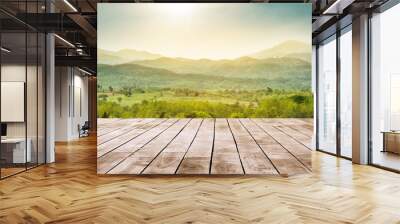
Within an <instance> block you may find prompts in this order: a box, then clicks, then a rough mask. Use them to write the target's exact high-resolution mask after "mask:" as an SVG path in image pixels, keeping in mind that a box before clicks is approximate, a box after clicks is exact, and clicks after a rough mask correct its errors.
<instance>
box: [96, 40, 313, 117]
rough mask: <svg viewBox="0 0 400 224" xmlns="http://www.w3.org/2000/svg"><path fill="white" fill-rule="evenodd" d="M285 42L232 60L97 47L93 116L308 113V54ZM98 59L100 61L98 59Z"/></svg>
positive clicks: (310, 97)
mask: <svg viewBox="0 0 400 224" xmlns="http://www.w3.org/2000/svg"><path fill="white" fill-rule="evenodd" d="M307 50H308V48H307V46H304V44H302V43H298V42H287V43H283V44H281V45H279V46H276V47H274V48H271V49H267V50H264V51H260V52H258V53H256V54H254V55H251V56H246V57H241V58H237V59H233V60H227V59H226V60H209V59H199V60H194V59H185V58H168V57H163V56H161V55H157V54H152V53H149V52H141V51H135V50H122V51H119V52H110V51H99V52H98V53H99V63H100V64H99V65H98V69H97V72H98V114H99V117H104V118H106V117H122V118H128V117H160V118H162V117H312V116H313V95H312V93H311V91H310V89H311V88H310V87H311V64H310V53H309V51H307ZM101 62H103V63H104V64H102V63H101Z"/></svg>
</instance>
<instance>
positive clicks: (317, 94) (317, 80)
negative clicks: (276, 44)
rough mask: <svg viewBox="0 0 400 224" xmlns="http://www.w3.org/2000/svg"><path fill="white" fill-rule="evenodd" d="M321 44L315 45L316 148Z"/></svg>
mask: <svg viewBox="0 0 400 224" xmlns="http://www.w3.org/2000/svg"><path fill="white" fill-rule="evenodd" d="M318 51H319V44H317V45H316V47H315V83H316V84H315V93H316V94H315V110H316V112H315V119H316V121H315V126H316V128H315V149H317V150H318V149H319V65H318V64H319V52H318Z"/></svg>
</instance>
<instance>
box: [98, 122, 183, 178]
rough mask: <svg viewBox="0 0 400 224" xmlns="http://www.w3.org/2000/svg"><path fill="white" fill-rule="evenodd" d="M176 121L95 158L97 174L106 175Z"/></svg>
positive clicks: (165, 123) (157, 127)
mask: <svg viewBox="0 0 400 224" xmlns="http://www.w3.org/2000/svg"><path fill="white" fill-rule="evenodd" d="M177 121H178V120H177V119H168V120H167V121H165V122H163V123H161V124H159V125H157V126H156V127H154V128H152V129H150V130H149V131H147V132H145V133H143V134H142V135H140V136H138V137H136V138H134V139H132V140H130V141H129V142H127V143H125V144H124V145H122V146H120V147H118V148H116V149H115V150H113V151H111V152H109V153H107V154H105V155H103V156H101V157H99V158H97V161H98V162H97V172H98V173H100V174H105V173H107V172H108V171H109V170H111V169H112V168H113V167H115V166H116V165H118V164H119V163H121V162H122V161H123V160H124V159H126V158H127V157H128V156H130V155H132V154H133V153H134V152H136V151H137V150H139V149H140V148H141V147H143V146H144V145H146V144H148V143H149V142H150V141H152V140H153V139H154V138H156V137H157V136H158V135H160V134H161V133H162V132H164V131H165V130H166V129H168V128H169V127H171V126H172V125H173V124H175V123H176V122H177Z"/></svg>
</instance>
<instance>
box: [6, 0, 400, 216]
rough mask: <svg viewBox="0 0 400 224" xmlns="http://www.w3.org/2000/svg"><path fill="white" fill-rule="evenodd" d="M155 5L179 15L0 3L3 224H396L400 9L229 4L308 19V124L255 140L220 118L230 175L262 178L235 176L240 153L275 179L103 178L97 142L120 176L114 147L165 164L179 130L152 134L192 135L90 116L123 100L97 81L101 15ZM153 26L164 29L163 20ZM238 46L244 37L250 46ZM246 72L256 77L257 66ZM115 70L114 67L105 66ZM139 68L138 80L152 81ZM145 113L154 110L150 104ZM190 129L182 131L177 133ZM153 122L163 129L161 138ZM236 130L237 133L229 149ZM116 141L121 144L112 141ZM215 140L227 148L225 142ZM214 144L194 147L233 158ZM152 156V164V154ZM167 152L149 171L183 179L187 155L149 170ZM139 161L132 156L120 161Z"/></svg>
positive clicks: (266, 128) (330, 0) (276, 127)
mask: <svg viewBox="0 0 400 224" xmlns="http://www.w3.org/2000/svg"><path fill="white" fill-rule="evenodd" d="M161 2H162V4H167V5H168V4H170V3H172V2H174V3H176V1H131V0H126V1H120V0H118V1H114V0H2V1H0V47H1V48H0V49H1V50H0V51H1V54H0V82H1V85H0V90H1V91H0V101H1V104H0V111H1V114H0V123H1V144H0V202H1V203H0V223H115V222H121V223H385V224H386V223H399V222H400V213H399V210H400V202H399V200H397V199H398V198H400V192H399V190H398V189H400V176H399V175H400V103H399V102H400V101H399V100H398V97H397V96H398V95H399V94H400V65H399V63H398V54H397V52H399V50H400V42H399V41H398V40H399V39H400V31H399V29H398V28H397V27H398V25H397V24H399V22H400V3H399V1H397V0H378V1H375V0H367V1H354V0H312V1H309V0H292V1H280V0H270V1H230V3H231V4H234V5H240V4H243V5H245V4H261V5H263V4H267V5H268V4H277V3H278V4H282V6H283V7H284V5H285V4H309V5H310V7H311V10H310V13H311V21H309V22H310V24H311V31H310V32H311V33H310V36H311V40H310V43H311V44H310V45H312V46H310V47H311V49H310V52H311V55H310V56H311V57H310V60H309V61H310V63H311V71H312V72H310V74H309V76H310V77H309V79H310V92H311V94H312V99H313V102H312V104H313V108H312V109H313V111H312V113H313V116H312V117H308V118H304V117H296V118H287V117H274V118H268V117H266V118H260V119H259V121H257V122H260V123H258V124H259V125H258V124H257V122H254V123H255V125H252V126H251V127H253V128H254V129H257V128H258V127H260V128H259V130H262V135H261V134H260V132H258V135H257V134H255V135H252V134H251V131H248V129H246V127H248V126H246V125H243V124H247V123H246V122H247V121H254V120H255V118H253V117H247V118H238V120H239V122H240V123H239V124H238V126H236V127H244V129H240V128H237V129H234V128H235V127H233V126H232V125H231V124H232V123H230V122H231V121H232V117H231V118H226V126H227V127H228V128H227V129H224V130H226V132H224V133H225V134H228V135H229V134H231V132H232V134H231V135H230V136H232V139H231V140H232V141H231V142H233V144H229V147H232V148H233V149H235V153H237V154H238V156H239V158H241V159H242V160H240V161H241V162H240V163H238V164H239V165H238V167H239V168H240V169H239V171H242V169H243V171H245V166H246V165H248V166H250V167H252V166H253V167H256V166H255V165H254V164H251V163H249V164H241V163H243V162H245V161H246V160H243V158H242V157H241V156H242V155H247V154H240V150H241V149H242V148H241V145H246V146H247V147H248V146H252V147H253V149H266V150H265V156H266V158H267V159H268V160H269V161H272V162H271V164H273V169H275V170H277V172H276V173H275V174H274V175H247V174H246V172H243V173H241V174H235V175H214V176H212V175H211V167H212V162H213V161H212V160H211V161H208V160H207V164H209V163H211V164H209V167H207V172H208V171H209V170H210V172H209V173H207V174H205V175H196V174H189V175H181V176H179V175H177V172H176V171H175V169H173V171H175V173H173V174H168V175H162V174H158V175H142V176H139V175H132V174H128V175H118V174H117V175H110V174H102V173H98V169H99V167H101V165H100V164H99V162H98V158H99V150H98V149H99V145H101V144H103V142H102V141H104V142H106V143H107V144H108V145H112V146H115V148H113V149H112V150H113V151H112V152H115V153H109V152H108V151H107V152H104V154H105V155H107V156H106V157H104V158H107V159H105V161H106V162H109V164H112V165H114V164H113V163H114V161H115V160H116V159H118V158H119V156H120V155H121V154H123V153H125V154H127V152H126V151H123V150H119V149H118V147H120V146H121V145H124V144H127V145H129V144H131V142H135V141H136V142H137V143H138V144H143V146H144V147H143V146H141V147H143V148H144V149H146V147H145V146H146V144H152V146H158V145H163V149H162V150H164V149H165V148H166V149H168V147H171V146H173V147H175V148H173V149H176V150H177V149H178V148H179V147H180V146H181V145H182V144H180V142H176V143H174V141H169V139H168V142H167V140H166V139H167V137H168V138H171V139H176V136H179V135H178V134H184V131H182V130H185V129H177V128H175V129H174V128H171V129H173V130H174V131H176V133H178V134H177V135H176V136H175V134H174V136H172V135H171V136H172V137H171V136H167V137H165V136H166V135H163V134H162V133H161V131H159V132H160V133H161V134H160V133H159V132H157V130H161V127H163V128H164V127H165V130H168V127H169V126H168V127H167V125H166V124H167V123H168V125H171V127H174V126H172V124H175V123H176V124H180V125H181V126H186V125H187V124H189V126H190V125H192V126H193V123H190V122H192V121H191V120H193V121H195V120H196V119H194V118H187V117H185V118H181V117H180V118H176V119H174V118H165V117H164V118H162V119H164V120H159V121H157V120H156V119H154V118H145V117H138V118H128V119H129V122H132V123H135V124H134V125H131V124H130V123H128V122H126V121H127V120H125V118H120V117H112V116H109V115H107V114H106V115H107V116H108V117H107V118H103V117H101V116H103V115H104V113H102V114H99V113H98V112H97V110H98V105H100V103H102V102H103V103H104V102H110V100H111V99H114V98H115V99H114V101H115V102H118V101H121V100H122V99H120V100H118V97H119V95H118V94H119V92H117V91H116V90H114V89H113V88H110V86H108V85H102V86H100V85H99V83H100V79H102V78H103V77H102V75H101V72H102V70H101V69H100V67H101V66H99V64H101V63H99V62H98V61H99V60H100V59H105V58H104V57H100V54H99V51H98V50H97V49H100V48H98V42H97V39H98V38H100V37H99V33H101V32H98V30H99V29H100V26H99V22H98V21H99V14H98V12H99V8H100V7H99V4H107V5H113V4H122V3H124V4H129V5H136V4H146V5H147V6H148V7H149V8H151V7H152V4H159V3H160V4H161ZM210 2H213V4H214V1H204V2H203V1H196V3H198V4H206V5H207V4H209V3H210ZM215 2H218V3H227V2H226V1H215ZM179 4H184V2H183V1H182V2H180V3H177V4H174V5H171V6H173V7H170V8H171V10H172V11H171V12H168V15H169V16H178V15H179V16H180V17H177V18H180V19H179V20H178V19H177V20H168V21H169V22H171V21H172V22H174V23H176V24H179V21H180V22H182V21H185V20H184V19H182V16H184V18H191V17H190V16H191V13H195V12H196V10H195V9H193V10H192V11H188V12H187V11H183V10H181V8H180V6H179ZM188 4H189V3H188ZM194 8H195V7H194ZM225 13H226V12H225ZM222 14H223V13H222V12H221V15H222ZM157 15H158V16H162V15H163V16H167V14H162V13H161V11H160V14H157ZM109 16H110V18H109V19H107V20H106V22H107V23H108V24H111V27H112V25H116V24H115V21H116V20H115V18H114V17H113V15H109ZM133 16H135V15H133ZM241 16H243V15H241ZM285 16H290V15H282V19H281V21H282V22H283V23H284V21H287V20H285V18H286V17H285ZM137 18H140V16H138V17H137ZM165 18H167V17H165ZM174 18H175V17H174ZM238 18H239V17H238ZM103 19H104V18H103ZM175 19H176V18H175ZM186 22H188V21H186ZM113 23H114V24H113ZM153 25H154V24H153ZM203 25H207V24H203ZM177 26H178V25H177ZM282 27H285V25H284V24H282ZM141 28H143V27H141ZM144 28H145V29H147V30H150V31H151V29H155V28H154V27H152V28H151V29H149V28H147V27H144ZM132 29H133V28H132ZM185 32H189V31H188V30H185ZM185 32H183V34H182V35H184V34H185ZM185 35H186V34H185ZM138 36H139V35H138ZM243 36H246V37H249V36H247V34H246V33H243ZM163 38H164V37H161V36H160V37H159V39H160V40H162V39H163ZM219 43H220V44H223V43H227V41H221V42H219ZM202 44H205V43H202ZM200 46H203V45H201V44H200ZM286 50H287V49H286ZM103 53H104V52H103ZM106 53H109V52H106ZM136 53H137V52H136ZM149 55H150V54H149ZM107 56H109V57H108V58H106V59H107V60H109V61H112V62H115V61H116V60H119V59H118V57H115V55H114V56H112V55H107ZM146 56H147V57H150V58H151V57H154V55H150V56H148V55H146ZM296 56H299V55H298V54H297V55H296ZM131 57H132V58H134V57H138V56H137V55H136V54H135V55H134V56H131ZM132 58H131V59H132ZM151 59H153V58H151ZM157 59H159V58H156V59H155V60H157ZM245 59H246V60H247V61H246V62H247V63H248V64H250V66H251V65H252V64H251V63H253V62H252V60H251V59H249V58H245ZM278 59H279V57H278ZM146 60H150V59H149V58H146ZM274 60H277V59H276V58H275V59H274ZM132 61H133V60H129V61H128V62H129V63H131V62H132ZM206 61H207V60H204V61H203V62H204V63H205V62H206ZM250 62H251V63H250ZM124 63H125V62H124ZM101 65H102V64H101ZM178 65H179V64H174V66H176V67H177V66H178ZM113 66H115V67H117V64H112V65H110V67H113ZM174 66H172V68H176V67H174ZM138 67H139V68H140V69H142V70H143V71H145V70H146V69H148V68H146V66H143V67H140V66H138ZM198 69H199V71H200V70H202V67H201V66H200V67H198ZM248 70H251V67H249V69H248ZM146 71H147V70H146ZM152 71H162V72H166V71H167V70H166V69H164V68H163V69H159V70H152ZM163 74H164V73H163ZM166 74H170V75H171V74H172V73H166ZM112 75H113V74H112ZM117 75H118V74H115V77H118V76H117ZM111 81H113V82H114V80H112V79H111ZM111 81H110V82H111ZM246 84H247V83H246ZM143 89H145V88H143ZM99 90H101V91H99ZM136 93H137V92H135V91H133V93H129V94H133V95H134V94H136ZM114 94H115V96H114ZM129 94H126V95H129ZM104 95H106V96H104ZM149 95H151V94H149ZM120 97H121V98H124V99H125V97H127V96H120ZM160 97H161V95H160ZM191 97H192V96H191ZM106 98H108V99H106ZM107 100H109V101H107ZM100 101H101V102H100ZM115 102H114V103H115ZM149 102H152V101H150V100H149V101H148V102H147V101H146V103H149ZM110 105H114V106H116V105H117V104H110ZM110 110H111V109H110ZM126 110H128V109H126ZM103 112H104V111H103ZM98 118H99V119H98ZM185 119H187V123H185V124H183V123H184V122H186V120H185ZM213 119H214V118H205V119H204V120H202V121H199V122H198V126H196V127H198V129H191V130H192V132H190V133H191V135H193V136H202V135H201V134H198V133H201V132H200V131H201V130H202V129H201V128H200V127H202V126H201V125H202V124H208V126H209V127H211V129H213V130H214V133H216V132H215V130H216V129H217V128H216V127H217V126H218V124H221V122H219V123H218V122H217V120H218V118H217V119H214V120H213ZM235 119H236V117H235ZM209 121H213V122H214V123H212V124H213V125H215V126H213V125H211V123H207V122H209ZM157 122H159V123H160V124H162V122H165V124H162V125H163V126H162V125H161V126H158V123H157ZM174 122H175V123H174ZM196 122H197V121H196ZM155 123H157V124H155ZM196 124H197V123H196ZM240 125H242V126H240ZM229 130H230V131H229ZM238 130H239V131H242V132H239V134H238V135H236V136H235V135H234V134H235V131H238ZM246 130H247V132H246ZM257 130H258V129H257ZM196 131H197V132H196ZM121 133H122V134H121ZM247 133H249V134H250V135H248V134H247ZM129 134H132V135H133V134H134V135H135V136H133V137H131V136H129ZM119 135H122V136H123V137H124V138H125V139H122V140H118V136H119ZM146 136H147V137H149V138H151V141H149V142H150V143H148V142H145V140H146V139H145V137H146ZM221 136H223V138H222V139H223V140H226V136H227V135H221ZM246 136H247V137H248V138H245V137H246ZM211 137H212V138H210V139H211V141H210V139H208V138H207V141H204V142H202V141H200V144H198V145H199V146H202V144H203V146H204V148H209V147H205V146H206V145H207V146H208V145H211V148H209V149H210V150H211V152H212V153H213V152H214V151H213V150H214V149H215V148H216V147H217V146H216V145H218V144H219V145H220V146H221V148H223V149H226V148H228V147H227V144H225V143H224V142H222V143H221V144H220V143H217V144H215V142H216V141H215V140H216V139H217V137H215V135H214V136H211ZM264 138H265V139H267V140H265V139H264ZM178 139H179V138H178ZM181 139H182V138H181ZM153 140H154V141H153ZM194 140H195V138H193V141H185V144H186V145H189V146H192V145H193V144H196V141H194ZM99 141H100V142H99ZM120 141H127V142H128V143H125V142H124V143H121V142H120ZM146 141H147V140H146ZM152 141H153V143H151V142H152ZM210 142H211V144H209V143H210ZM206 143H207V144H206ZM132 144H133V143H132ZM132 144H131V145H132ZM164 145H165V147H164ZM117 146H118V147H117ZM135 147H137V146H136V145H135ZM138 148H139V147H138ZM189 148H190V147H189ZM201 148H202V147H199V149H201ZM125 149H127V147H126V148H125ZM147 149H148V150H149V151H151V152H154V151H152V150H154V148H151V147H147ZM278 149H279V150H283V151H284V153H283V152H282V151H279V150H278ZM298 149H301V150H305V149H307V150H308V151H307V156H308V155H310V157H309V158H308V157H307V158H306V159H307V161H309V169H308V168H307V169H302V172H299V173H296V172H294V174H293V175H283V173H284V172H282V170H280V169H279V168H280V167H284V166H285V165H287V164H289V163H288V162H287V161H286V158H287V157H285V156H287V155H289V156H291V155H293V158H294V159H293V161H294V162H293V163H292V164H295V163H296V164H297V163H298V164H300V165H299V166H300V167H301V168H304V167H303V165H302V160H301V159H304V158H302V157H301V156H298V157H296V156H297V154H294V152H296V150H298ZM177 151H179V150H177ZM278 151H279V152H278ZM163 152H164V151H160V153H159V152H158V151H156V153H154V155H155V156H154V158H153V157H152V158H147V157H146V158H145V159H148V160H149V163H150V164H151V163H153V161H158V160H160V161H161V162H165V163H167V164H168V163H176V164H178V165H179V166H180V165H182V164H184V163H185V161H184V159H185V158H186V157H187V156H188V155H189V154H190V153H188V151H186V152H185V153H184V154H183V159H182V160H180V161H178V162H176V161H175V160H174V161H172V160H169V159H171V158H170V157H165V158H164V157H162V158H160V157H157V156H159V155H162V154H163ZM135 153H136V152H128V155H129V156H131V155H135ZM125 154H124V155H125ZM215 155H216V154H214V156H215ZM235 155H236V154H235ZM257 155H259V154H257ZM262 155H263V156H264V154H262ZM202 159H203V158H200V160H202ZM257 159H259V158H255V157H254V156H253V157H251V160H247V161H256V162H257V161H258V160H257ZM125 160H129V157H127V158H124V159H123V161H125ZM123 161H122V162H121V161H119V163H121V164H123ZM144 161H145V160H144V159H143V158H142V159H139V160H138V166H143V167H150V165H149V164H145V165H143V164H144ZM171 161H172V162H171ZM275 161H278V162H275ZM161 168H165V169H167V168H169V167H168V166H167V167H161ZM189 168H193V169H194V168H196V167H189ZM256 168H257V167H256ZM271 169H272V168H271ZM288 169H289V170H290V169H292V170H296V169H298V167H295V166H290V167H289V168H288ZM303 170H304V172H303Z"/></svg>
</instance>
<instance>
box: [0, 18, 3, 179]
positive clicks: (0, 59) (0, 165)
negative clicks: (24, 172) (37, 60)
mask: <svg viewBox="0 0 400 224" xmlns="http://www.w3.org/2000/svg"><path fill="white" fill-rule="evenodd" d="M1 24H2V23H0V47H2V46H3V45H2V32H1V28H2V27H1ZM2 54H3V53H2V52H1V50H0V125H1V124H3V123H2V122H1V109H2V108H1V76H2V75H1V68H2V64H1V62H2V57H1V56H2ZM0 135H1V134H0ZM1 150H2V148H1V144H0V179H2V177H1V170H2V166H3V164H2V162H1V161H2V160H1V158H2V157H1Z"/></svg>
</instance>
